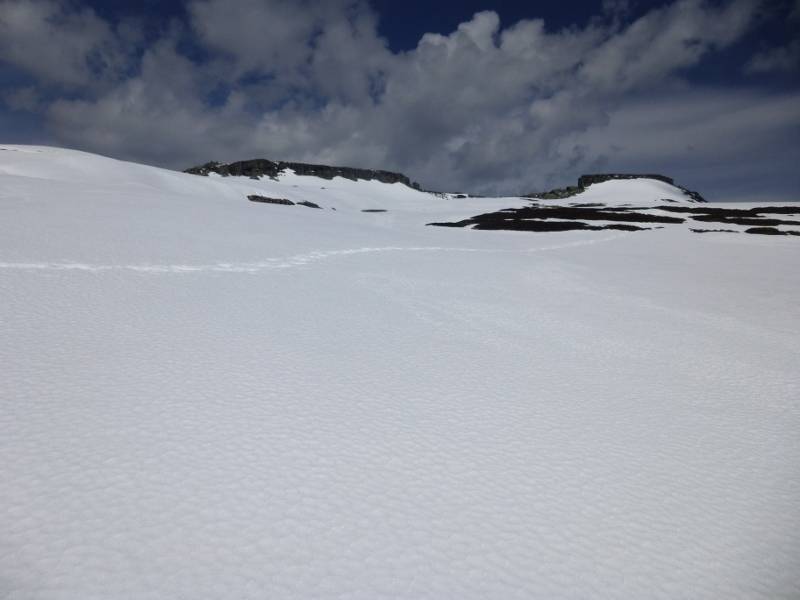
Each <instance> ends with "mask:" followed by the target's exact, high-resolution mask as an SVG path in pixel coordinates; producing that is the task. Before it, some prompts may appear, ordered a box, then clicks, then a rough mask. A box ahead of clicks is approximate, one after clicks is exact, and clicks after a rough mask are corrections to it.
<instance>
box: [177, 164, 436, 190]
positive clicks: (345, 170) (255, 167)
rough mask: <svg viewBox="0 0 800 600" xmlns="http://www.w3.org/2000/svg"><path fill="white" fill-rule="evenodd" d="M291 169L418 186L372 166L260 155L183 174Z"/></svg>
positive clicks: (248, 174)
mask: <svg viewBox="0 0 800 600" xmlns="http://www.w3.org/2000/svg"><path fill="white" fill-rule="evenodd" d="M289 169H291V170H292V171H294V172H295V173H296V174H297V175H310V176H313V177H320V178H322V179H333V178H334V177H344V178H345V179H350V180H352V181H357V180H359V179H364V180H367V181H380V182H382V183H402V184H404V185H407V186H408V187H411V188H414V189H417V190H418V189H420V186H419V184H418V183H415V182H413V181H411V180H410V179H409V178H408V177H406V176H405V175H403V174H402V173H394V172H392V171H377V170H373V169H355V168H352V167H330V166H327V165H312V164H307V163H298V162H283V161H277V162H275V161H272V160H267V159H264V158H256V159H253V160H242V161H238V162H233V163H219V162H208V163H206V164H204V165H200V166H198V167H192V168H190V169H186V171H185V173H191V174H192V175H203V176H207V175H208V174H209V173H217V174H218V175H222V176H223V177H228V176H238V177H251V178H255V179H258V178H259V177H263V176H266V177H272V178H276V177H277V176H278V175H279V174H280V173H282V172H283V171H286V170H289Z"/></svg>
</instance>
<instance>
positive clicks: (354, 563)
mask: <svg viewBox="0 0 800 600" xmlns="http://www.w3.org/2000/svg"><path fill="white" fill-rule="evenodd" d="M248 196H254V197H260V198H262V199H263V198H273V199H280V200H288V201H290V202H294V203H295V205H293V206H290V205H286V204H284V205H280V204H271V203H265V202H259V201H249V200H248ZM666 199H671V200H673V201H672V202H666ZM676 200H677V201H676ZM297 202H308V203H313V204H315V205H318V206H319V207H320V208H319V209H317V208H313V207H311V206H303V205H298V204H296V203H297ZM553 204H554V202H551V201H547V200H531V199H526V198H470V197H458V196H457V195H453V194H439V195H434V194H430V193H425V192H422V191H419V190H415V189H412V188H411V187H408V186H406V185H404V184H402V183H381V182H379V181H365V180H357V181H351V180H348V179H344V178H341V177H335V178H333V179H330V180H329V179H321V178H318V177H313V176H300V175H297V174H295V173H292V172H290V171H286V172H284V173H282V174H280V175H279V176H277V177H275V178H269V177H262V178H259V179H251V178H248V177H236V176H228V177H222V176H220V175H218V174H215V173H211V174H209V175H208V176H205V177H203V176H198V175H191V174H185V173H178V172H173V171H167V170H162V169H157V168H154V167H147V166H143V165H137V164H132V163H126V162H120V161H116V160H112V159H109V158H104V157H100V156H96V155H92V154H86V153H83V152H77V151H72V150H62V149H56V148H48V147H33V146H8V145H4V146H0V457H2V458H1V459H0V598H3V599H15V600H33V599H38V600H44V599H47V600H51V599H53V600H55V599H58V600H78V599H80V600H88V599H98V600H100V599H102V600H112V599H131V600H133V599H136V600H156V599H157V600H162V599H178V598H181V599H192V600H203V599H208V600H211V599H220V598H226V599H227V598H230V599H237V600H238V599H246V598H251V599H257V600H263V599H283V598H352V599H374V598H409V599H411V598H435V599H439V598H448V599H449V598H453V599H459V600H461V599H471V598H476V599H477V598H481V599H484V598H497V599H512V598H524V599H530V598H541V599H548V600H550V599H557V598H575V599H578V598H581V599H583V598H631V599H643V598H648V599H649V598H664V599H667V598H669V599H673V598H691V599H712V598H713V599H719V598H725V599H735V598H741V599H752V598H771V599H775V598H787V599H788V598H798V597H800V237H798V236H794V235H791V233H792V232H800V225H797V226H794V225H793V222H797V221H800V212H796V213H795V214H794V215H792V214H790V213H791V210H790V208H791V207H789V208H787V207H786V206H784V207H783V208H782V209H781V208H780V207H778V208H779V209H780V210H782V211H783V212H780V210H779V212H778V213H775V212H774V211H773V212H769V210H767V211H766V212H764V210H762V208H764V207H758V206H755V205H741V204H713V205H711V204H702V203H692V202H689V201H688V199H686V198H685V197H683V196H681V191H680V190H678V189H677V188H674V187H673V186H670V185H669V184H667V183H665V182H661V181H655V180H648V179H639V180H629V181H624V180H620V181H608V182H604V183H595V184H593V185H590V186H589V187H588V188H586V190H585V191H584V192H583V193H581V194H578V195H576V196H573V197H570V198H567V199H564V200H559V201H557V202H555V204H558V206H560V207H562V208H560V209H557V210H559V211H560V212H559V213H558V214H559V216H560V217H559V218H561V217H563V215H564V214H567V213H568V212H569V211H568V210H567V211H566V212H565V209H570V208H576V209H580V208H606V209H607V208H609V207H611V208H614V207H616V208H615V210H612V211H609V213H610V219H608V220H605V219H603V218H600V217H598V216H597V215H596V214H595V216H594V217H593V216H591V213H590V212H585V213H575V214H576V215H577V216H578V217H579V218H580V219H581V222H583V223H585V224H587V223H588V224H589V225H591V226H592V227H591V228H587V229H584V230H569V231H546V232H545V231H502V230H496V229H498V228H500V227H497V226H496V225H497V223H499V222H500V221H504V220H509V222H512V221H513V222H514V223H517V225H519V223H520V222H526V223H534V225H533V227H534V228H537V227H539V225H538V223H539V222H540V221H542V220H543V219H545V220H546V215H545V216H542V214H541V210H542V209H546V208H548V207H551V208H552V205H553ZM598 204H600V205H601V206H600V207H598V206H583V207H582V206H575V205H598ZM626 205H628V206H626ZM795 206H796V207H800V205H795ZM670 207H671V208H670ZM697 207H703V208H704V209H707V208H708V207H713V208H720V209H722V208H725V209H730V210H731V211H733V212H730V213H725V214H724V215H723V214H722V213H719V215H718V216H719V219H718V220H717V221H714V219H713V216H714V214H716V213H714V214H712V217H711V218H705V219H703V215H704V214H705V215H706V217H707V216H708V215H709V214H711V213H708V212H706V213H702V211H701V212H700V213H698V212H696V211H695V212H692V211H693V210H694V209H696V208H697ZM767 208H768V207H767ZM773 208H774V207H773ZM506 209H507V210H506ZM616 209H619V210H616ZM628 209H630V210H633V209H635V210H636V211H637V212H638V213H641V214H645V215H650V216H653V215H655V216H657V217H677V218H678V221H680V222H678V221H664V220H663V219H661V220H658V219H656V220H655V221H653V222H647V221H646V220H645V222H644V224H640V228H646V229H647V230H645V231H639V230H636V231H629V230H626V229H625V228H622V229H620V228H615V229H608V228H605V226H606V225H615V224H616V225H619V224H620V223H622V224H623V225H625V224H627V225H630V224H631V220H630V219H628V220H625V219H624V218H622V220H620V218H621V217H619V215H620V214H623V213H625V212H626V211H628ZM553 210H556V209H553ZM363 211H385V212H363ZM500 211H505V213H506V214H507V215H509V216H508V217H506V216H502V215H503V213H502V212H500ZM736 211H750V212H749V213H747V214H744V213H742V212H736ZM712 212H713V211H712ZM493 213H499V214H500V215H501V216H497V214H495V215H494V216H491V217H487V218H485V219H484V221H483V223H484V225H486V224H487V223H489V225H488V226H487V227H485V228H484V229H487V230H476V228H473V227H472V226H473V225H476V226H477V228H478V229H480V228H482V227H481V223H480V222H479V221H480V220H478V221H474V220H471V219H474V218H475V217H476V216H477V215H491V214H493ZM692 215H694V216H699V217H701V218H700V220H696V219H694V218H693V216H692ZM720 215H721V216H720ZM725 215H727V216H725ZM731 215H733V216H731ZM737 215H738V216H737ZM742 215H744V216H742ZM751 216H752V218H753V219H756V218H763V219H767V220H769V219H772V225H770V226H768V227H767V228H768V229H770V228H771V229H776V230H777V231H778V232H779V233H783V234H784V235H764V234H759V232H754V233H751V234H746V233H743V232H744V231H746V230H747V229H749V228H752V227H753V223H752V222H750V220H751ZM637 218H638V217H637ZM585 219H588V220H585ZM737 220H738V221H740V222H736V221H737ZM429 223H441V224H448V225H449V226H429V225H428V224H429ZM492 224H493V225H492ZM454 225H458V226H454ZM595 226H597V228H595ZM756 226H757V225H756ZM526 227H527V226H514V227H512V228H517V229H520V228H521V229H525V228H526ZM559 227H561V226H557V227H556V228H559ZM493 229H494V230H493ZM692 229H705V230H713V229H726V230H729V231H728V232H718V231H711V232H707V233H696V232H694V231H692ZM738 231H741V232H742V233H737V232H738ZM762 233H764V232H762ZM771 233H775V232H771Z"/></svg>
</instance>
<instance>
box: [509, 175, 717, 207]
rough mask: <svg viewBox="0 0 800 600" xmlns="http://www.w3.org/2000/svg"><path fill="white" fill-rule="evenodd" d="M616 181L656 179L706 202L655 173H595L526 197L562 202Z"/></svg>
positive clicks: (696, 194)
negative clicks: (589, 188)
mask: <svg viewBox="0 0 800 600" xmlns="http://www.w3.org/2000/svg"><path fill="white" fill-rule="evenodd" d="M614 179H655V180H657V181H663V182H664V183H668V184H669V185H672V186H675V187H676V188H678V189H679V190H682V191H683V192H684V193H685V194H686V195H687V196H689V198H691V199H692V200H694V201H695V202H705V201H706V200H705V198H703V197H702V196H701V195H700V194H699V193H698V192H693V191H691V190H687V189H686V188H685V187H682V186H680V185H678V184H676V183H675V181H674V180H673V179H672V178H671V177H666V176H664V175H657V174H653V173H646V174H645V173H593V174H591V175H581V176H580V177H579V178H578V185H570V186H567V187H565V188H557V189H554V190H550V191H549V192H534V193H532V194H525V197H526V198H538V199H540V200H562V199H564V198H570V197H571V196H575V195H577V194H580V193H581V192H583V191H584V190H585V189H586V188H588V187H589V186H590V185H592V184H595V183H603V182H604V181H611V180H614Z"/></svg>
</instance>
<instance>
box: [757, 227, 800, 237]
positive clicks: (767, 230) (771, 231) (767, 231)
mask: <svg viewBox="0 0 800 600" xmlns="http://www.w3.org/2000/svg"><path fill="white" fill-rule="evenodd" d="M745 233H755V234H761V235H800V231H781V230H780V229H776V228H775V227H751V228H750V229H746V230H745Z"/></svg>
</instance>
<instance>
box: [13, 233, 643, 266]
mask: <svg viewBox="0 0 800 600" xmlns="http://www.w3.org/2000/svg"><path fill="white" fill-rule="evenodd" d="M628 235H631V234H630V233H622V234H617V235H613V236H609V237H604V238H600V239H595V240H580V241H576V242H569V243H566V244H555V245H552V246H539V247H536V248H527V249H522V250H512V249H504V248H462V247H447V246H380V247H362V248H344V249H341V250H320V251H313V252H307V253H304V254H295V255H292V256H287V257H280V258H266V259H263V260H260V261H254V262H218V263H207V264H195V265H191V264H139V265H113V264H91V263H81V262H0V269H5V270H16V271H83V272H90V273H100V272H105V271H133V272H136V273H209V272H211V273H215V272H216V273H258V272H260V271H270V270H278V269H290V268H293V267H299V266H303V265H308V264H313V263H316V262H321V261H324V260H327V259H330V258H336V257H339V256H353V255H357V254H373V253H383V252H475V253H484V254H535V253H537V252H549V251H553V250H562V249H566V248H574V247H579V246H588V245H593V244H598V243H603V242H610V241H613V240H616V239H619V238H622V237H626V236H628Z"/></svg>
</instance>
